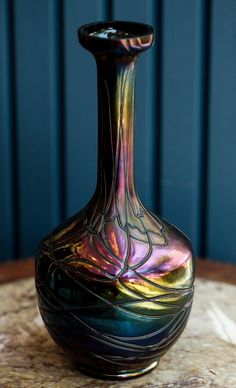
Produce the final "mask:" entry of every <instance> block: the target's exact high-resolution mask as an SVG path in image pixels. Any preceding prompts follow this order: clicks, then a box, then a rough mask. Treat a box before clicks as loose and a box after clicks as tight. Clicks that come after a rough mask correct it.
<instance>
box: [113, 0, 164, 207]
mask: <svg viewBox="0 0 236 388" xmlns="http://www.w3.org/2000/svg"><path fill="white" fill-rule="evenodd" d="M157 3H158V2H157V1H151V0H150V1H141V0H131V1H125V0H115V1H114V11H113V19H117V20H131V21H137V22H142V23H149V24H151V25H153V26H154V27H155V29H156V46H154V48H151V49H150V50H149V51H147V52H146V53H143V54H142V55H141V56H140V58H139V60H138V62H137V76H136V79H137V82H136V108H135V113H136V116H135V171H136V182H137V190H138V193H139V195H140V198H141V199H142V200H143V201H144V203H145V204H146V205H147V206H149V207H150V208H152V209H155V208H156V207H157V205H156V201H158V198H154V195H153V193H154V186H155V185H156V184H157V182H156V180H157V179H158V177H157V175H156V173H155V172H156V166H155V160H156V152H157V150H158V144H155V139H156V137H157V136H156V132H157V131H158V128H157V121H156V110H157V108H156V106H155V103H156V99H157V93H158V92H157V88H158V87H159V85H157V84H156V79H157V76H156V72H157V65H156V64H155V63H154V60H155V59H156V55H155V53H156V50H157V45H158V44H159V31H158V28H159V27H158V26H156V19H157V16H158V15H157Z"/></svg>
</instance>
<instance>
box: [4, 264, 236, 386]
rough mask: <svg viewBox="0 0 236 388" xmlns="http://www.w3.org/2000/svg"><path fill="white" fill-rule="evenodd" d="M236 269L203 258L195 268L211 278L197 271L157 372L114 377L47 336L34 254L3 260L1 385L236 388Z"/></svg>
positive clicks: (235, 267)
mask: <svg viewBox="0 0 236 388" xmlns="http://www.w3.org/2000/svg"><path fill="white" fill-rule="evenodd" d="M212 265H213V267H212ZM216 268H218V271H217V270H216ZM235 269H236V266H233V265H226V264H220V263H217V264H216V265H214V263H213V264H212V263H210V262H208V261H206V262H203V263H202V261H200V260H198V261H197V274H198V275H202V277H203V276H204V277H208V280H207V279H202V278H199V277H197V280H196V290H195V298H194V305H193V309H192V313H191V316H190V319H189V322H188V325H187V327H186V329H185V330H184V333H183V334H182V336H181V338H180V339H179V340H178V341H177V343H176V344H175V345H174V346H173V347H172V348H171V350H170V351H169V352H168V353H167V354H166V355H165V356H164V357H163V358H162V359H161V361H160V364H159V365H158V367H157V368H156V369H155V370H154V371H152V372H151V373H149V374H147V375H145V376H143V377H140V378H137V379H134V380H130V381H127V382H111V381H102V380H95V379H92V378H90V377H86V376H84V375H82V374H81V373H80V372H78V371H77V370H75V369H74V367H73V365H72V364H71V363H70V361H69V360H68V358H67V357H66V355H65V354H64V353H63V352H62V351H60V349H59V348H58V347H57V346H56V345H55V344H54V343H53V341H52V340H51V338H50V337H49V335H48V333H47V331H46V329H45V327H44V325H43V323H42V320H41V318H40V316H39V313H38V309H37V303H36V297H35V289H34V279H33V277H32V274H33V260H32V259H29V260H27V261H24V262H22V263H17V264H10V263H9V264H5V265H3V266H0V282H1V283H2V284H1V286H0V300H1V304H0V351H1V357H0V387H27V388H28V387H43V388H44V387H45V388H51V387H58V388H67V387H93V388H95V387H122V388H123V387H129V388H131V387H163V388H172V387H173V388H179V387H214V388H215V387H222V388H228V387H229V388H231V387H232V388H234V387H236V363H235V360H236V303H235V297H236V285H235V284H236V279H235V277H236V271H235ZM219 270H220V273H219ZM9 271H10V272H11V273H9ZM208 272H209V273H208ZM20 277H23V278H26V277H28V279H23V280H17V278H20ZM210 278H211V279H215V280H209V279H210ZM13 280H15V282H13ZM219 280H221V282H219ZM7 282H8V283H7ZM225 282H227V283H228V284H227V283H225ZM3 283H5V284H3ZM229 283H232V284H229Z"/></svg>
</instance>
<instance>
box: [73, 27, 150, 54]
mask: <svg viewBox="0 0 236 388" xmlns="http://www.w3.org/2000/svg"><path fill="white" fill-rule="evenodd" d="M78 37H79V41H80V43H81V45H82V46H83V47H84V48H86V49H87V50H89V51H91V52H93V53H95V54H96V53H105V52H110V53H114V54H121V55H122V54H123V55H124V54H131V55H132V54H133V55H135V54H138V53H140V52H142V51H144V50H147V49H148V48H149V47H150V46H152V44H153V43H154V29H153V27H152V26H150V25H148V24H144V23H139V22H129V21H119V20H112V21H103V22H96V23H90V24H85V25H83V26H81V27H80V28H79V29H78Z"/></svg>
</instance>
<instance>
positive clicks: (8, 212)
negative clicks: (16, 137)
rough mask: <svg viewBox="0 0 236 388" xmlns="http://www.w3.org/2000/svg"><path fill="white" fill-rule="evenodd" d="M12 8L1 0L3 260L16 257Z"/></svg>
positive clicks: (0, 249)
mask: <svg viewBox="0 0 236 388" xmlns="http://www.w3.org/2000/svg"><path fill="white" fill-rule="evenodd" d="M11 43H12V41H11V35H10V7H9V2H8V0H1V1H0V223H1V224H0V261H1V260H6V259H13V258H14V253H15V252H14V195H13V147H12V131H13V127H12V126H13V120H12V114H13V109H12V104H13V99H12V97H13V96H12V79H11V76H12V74H11V69H12V66H11V60H12V58H11Z"/></svg>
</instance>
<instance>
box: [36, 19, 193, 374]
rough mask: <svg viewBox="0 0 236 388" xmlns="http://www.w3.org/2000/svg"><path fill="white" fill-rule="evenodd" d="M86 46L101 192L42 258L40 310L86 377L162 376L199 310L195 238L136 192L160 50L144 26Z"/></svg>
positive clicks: (100, 35) (121, 26)
mask: <svg viewBox="0 0 236 388" xmlns="http://www.w3.org/2000/svg"><path fill="white" fill-rule="evenodd" d="M79 39H80V42H81V44H82V45H83V46H84V47H85V48H86V49H88V50H89V51H91V52H92V53H93V55H94V56H95V59H96V62H97V68H98V105H99V107H98V112H99V117H98V123H99V128H98V130H99V152H98V177H97V187H96V191H95V193H94V195H93V197H92V199H91V200H90V201H89V202H88V204H87V206H86V207H85V208H84V209H82V210H81V211H80V212H79V213H77V214H76V215H75V216H73V217H72V218H70V219H69V220H67V221H65V222H64V223H62V224H61V225H59V226H58V227H57V228H56V229H55V230H54V231H52V233H50V234H49V235H48V236H47V237H46V238H45V239H44V240H43V241H42V242H41V244H40V246H39V248H38V251H37V255H36V289H37V295H38V304H39V310H40V313H41V315H42V318H43V321H44V323H45V325H46V327H47V329H48V331H49V333H50V334H51V336H52V338H53V339H54V340H55V342H56V343H57V344H58V345H59V346H60V347H61V348H62V349H64V350H65V351H66V352H67V353H68V354H69V355H70V356H71V357H72V359H73V360H74V361H75V363H76V365H77V366H78V367H79V368H80V369H81V370H82V371H84V372H87V373H90V374H92V375H94V376H98V377H108V378H128V377H134V376H138V375H141V374H143V373H146V372H147V371H149V370H151V369H153V368H154V367H155V366H156V365H157V363H158V361H159V359H160V357H161V356H162V355H163V354H165V352H166V351H167V350H168V349H169V348H170V347H171V346H172V345H173V344H174V342H175V341H176V340H177V339H178V337H179V336H180V334H181V333H182V331H183V329H184V327H185V325H186V322H187V319H188V316H189V313H190V309H191V305H192V298H193V282H194V265H193V255H192V248H191V244H190V242H189V240H188V239H187V237H186V236H185V235H184V234H182V233H181V232H180V231H179V230H178V229H177V228H175V227H174V226H172V225H171V224H169V223H168V222H166V221H164V220H162V219H161V218H160V217H157V216H156V215H154V214H153V213H152V212H151V211H149V210H148V209H147V208H146V207H145V206H144V204H143V203H142V202H141V201H140V199H139V197H138V195H137V193H136V190H135V185H134V167H133V127H134V125H133V124H134V123H133V121H134V83H135V64H136V60H137V58H138V56H139V54H140V53H141V52H142V51H144V50H146V49H147V48H149V47H150V46H151V45H152V43H153V30H152V28H151V27H150V26H147V25H143V24H140V23H128V22H111V23H109V22H106V23H93V24H90V25H86V26H83V27H81V28H80V30H79Z"/></svg>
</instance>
